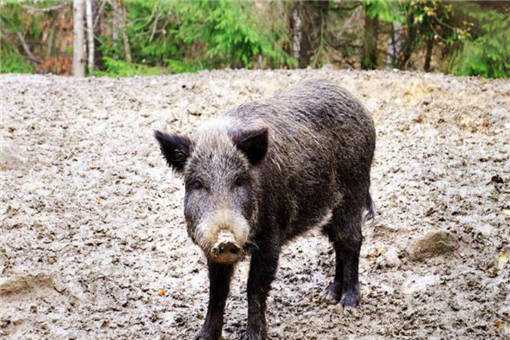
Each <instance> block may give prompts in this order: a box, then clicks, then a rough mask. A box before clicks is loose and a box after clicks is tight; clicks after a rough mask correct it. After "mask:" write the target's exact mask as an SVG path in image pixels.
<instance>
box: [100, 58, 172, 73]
mask: <svg viewBox="0 0 510 340" xmlns="http://www.w3.org/2000/svg"><path fill="white" fill-rule="evenodd" d="M103 63H104V66H105V70H104V71H94V72H93V75H95V76H117V77H132V76H155V75H161V74H165V73H168V72H167V70H166V69H164V68H161V67H151V66H146V65H140V64H133V63H128V62H125V61H121V60H115V59H112V58H108V57H104V58H103Z"/></svg>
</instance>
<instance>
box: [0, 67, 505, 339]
mask: <svg viewBox="0 0 510 340" xmlns="http://www.w3.org/2000/svg"><path fill="white" fill-rule="evenodd" d="M310 78H328V79H331V80H333V81H334V82H336V83H338V84H340V85H342V86H344V87H346V88H347V89H348V90H350V91H351V92H353V93H354V94H355V95H356V96H357V97H358V98H360V99H361V100H362V102H363V103H364V104H365V105H366V106H367V108H368V109H369V110H370V111H371V112H372V113H373V115H374V119H375V121H376V127H377V133H378V141H377V149H376V156H375V163H374V166H373V172H372V178H373V179H372V183H373V185H372V196H373V198H374V201H375V204H376V207H377V216H376V219H375V221H374V222H373V223H368V224H367V225H365V226H364V236H365V240H364V244H363V248H362V257H361V262H360V266H361V268H360V271H361V273H360V280H361V292H362V301H361V306H360V307H359V308H358V309H355V310H352V309H345V310H344V309H342V308H341V306H339V305H337V304H334V303H331V302H330V301H329V300H328V299H326V298H325V297H324V290H325V288H326V286H327V284H328V283H329V281H330V280H331V279H332V275H333V270H334V268H333V264H334V258H333V252H332V249H331V247H330V245H329V244H328V241H327V239H326V238H325V237H323V236H322V235H320V234H319V233H318V232H312V233H310V234H307V235H304V236H303V237H300V238H299V239H297V240H295V241H294V242H291V243H290V244H289V245H288V246H286V248H285V249H284V251H283V254H282V256H281V261H280V267H279V271H278V274H277V279H276V280H275V282H274V284H273V290H272V293H271V297H270V299H269V302H268V314H267V319H268V324H269V334H270V335H271V337H273V338H279V339H317V338H320V339H322V338H335V337H337V338H346V337H350V338H357V337H363V336H369V337H372V336H379V337H391V338H393V337H413V338H414V337H430V336H438V337H459V336H463V337H468V338H488V337H502V338H504V337H510V261H509V258H510V227H509V225H510V223H509V222H510V159H509V150H510V148H509V143H510V81H508V80H498V81H489V80H483V79H470V78H455V77H450V76H444V75H439V74H416V73H403V72H393V71H385V72H382V71H374V72H358V71H336V70H333V69H322V70H297V71H214V72H202V73H197V74H191V75H175V76H164V77H134V78H124V79H109V78H86V79H73V78H66V77H57V76H18V75H2V76H0V114H1V121H0V131H1V139H0V143H1V151H0V176H1V177H0V180H1V188H0V214H1V217H0V337H7V338H24V339H26V338H55V339H58V338H62V339H63V338H66V339H69V338H79V339H82V338H83V339H85V338H96V337H97V338H116V339H118V338H158V337H159V338H166V339H189V338H191V337H192V336H193V335H194V334H195V333H196V332H197V331H198V330H199V328H200V326H201V323H202V321H203V318H204V314H205V309H206V304H207V289H208V280H207V271H206V268H205V261H204V258H203V255H202V254H201V252H200V251H199V249H198V248H197V247H196V246H194V245H193V244H192V242H191V241H190V240H189V239H188V237H187V235H186V231H185V226H184V221H183V217H182V206H181V201H182V196H183V187H182V185H181V183H180V181H179V179H177V178H175V177H174V176H173V174H172V173H171V171H170V170H169V169H168V168H167V167H166V165H165V163H164V161H163V159H162V158H161V156H160V154H159V150H158V148H157V145H156V143H155V141H154V139H153V137H152V133H153V129H156V128H157V129H164V130H171V131H181V132H186V131H188V130H189V129H190V128H191V127H192V126H193V125H195V124H197V123H198V122H200V121H201V120H203V119H206V118H207V117H208V116H211V115H215V114H218V113H220V112H222V111H225V110H226V109H228V108H230V107H233V106H235V105H238V104H240V103H244V102H246V101H249V100H255V99H259V98H263V97H267V96H270V95H271V94H272V93H274V92H275V91H278V90H279V89H284V88H286V87H288V86H289V85H292V84H295V83H298V82H299V81H300V80H303V79H310ZM246 278H247V262H246V261H245V262H243V263H242V264H241V265H240V266H239V267H238V269H237V271H236V275H235V278H234V280H233V284H232V291H231V296H230V298H229V300H228V303H227V308H226V314H225V327H224V331H223V335H224V337H225V338H226V339H236V338H239V336H240V335H241V334H242V331H243V330H244V328H245V325H246V313H247V302H246V296H245V290H246Z"/></svg>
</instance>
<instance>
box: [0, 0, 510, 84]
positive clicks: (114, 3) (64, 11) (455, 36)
mask: <svg viewBox="0 0 510 340" xmlns="http://www.w3.org/2000/svg"><path fill="white" fill-rule="evenodd" d="M324 65H331V66H332V67H335V68H353V69H384V68H386V69H388V68H389V69H401V70H422V71H425V72H431V71H432V72H443V73H450V74H455V75H465V76H472V75H474V76H483V77H487V78H502V77H508V76H509V75H510V2H509V1H451V2H450V1H438V0H412V1H391V0H361V1H338V0H330V1H307V2H305V1H265V0H255V1H239V0H218V1H204V0H194V1H177V0H146V1H143V0H129V1H128V0H124V1H123V0H75V1H9V0H0V73H53V74H64V75H70V74H74V75H77V76H84V75H95V76H105V75H106V76H133V75H157V74H172V73H182V72H196V71H199V70H204V69H217V68H233V69H237V68H247V69H268V68H271V69H272V68H306V67H311V68H318V67H323V66H324Z"/></svg>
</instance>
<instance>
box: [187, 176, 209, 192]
mask: <svg viewBox="0 0 510 340" xmlns="http://www.w3.org/2000/svg"><path fill="white" fill-rule="evenodd" d="M188 186H189V189H190V190H201V189H204V187H205V186H204V183H202V181H201V180H199V179H195V180H193V181H191V182H190V183H189V185H188Z"/></svg>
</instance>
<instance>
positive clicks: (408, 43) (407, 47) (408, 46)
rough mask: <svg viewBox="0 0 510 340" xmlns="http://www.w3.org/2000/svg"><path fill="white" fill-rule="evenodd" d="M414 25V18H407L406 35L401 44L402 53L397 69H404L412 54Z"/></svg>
mask: <svg viewBox="0 0 510 340" xmlns="http://www.w3.org/2000/svg"><path fill="white" fill-rule="evenodd" d="M416 35H417V32H416V25H415V24H414V17H413V16H412V15H409V16H408V17H407V34H406V36H405V39H404V42H403V43H402V51H401V54H400V58H399V68H400V69H405V68H406V67H407V63H408V62H409V59H411V55H412V54H413V52H414V49H415V47H416V38H417V36H416Z"/></svg>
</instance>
